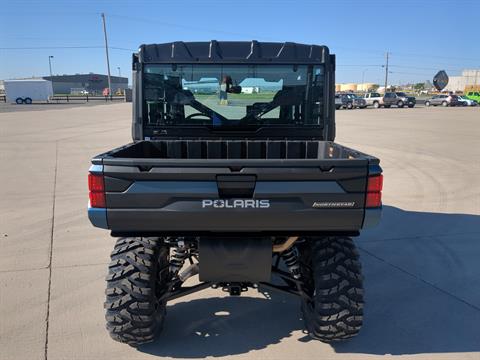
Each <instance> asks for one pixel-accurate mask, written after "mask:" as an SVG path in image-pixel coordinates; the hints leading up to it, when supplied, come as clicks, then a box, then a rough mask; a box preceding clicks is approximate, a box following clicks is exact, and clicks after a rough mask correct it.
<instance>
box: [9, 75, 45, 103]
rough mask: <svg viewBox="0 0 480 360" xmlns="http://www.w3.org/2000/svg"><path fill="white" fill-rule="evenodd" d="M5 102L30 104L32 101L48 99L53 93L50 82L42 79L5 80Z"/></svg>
mask: <svg viewBox="0 0 480 360" xmlns="http://www.w3.org/2000/svg"><path fill="white" fill-rule="evenodd" d="M3 83H4V86H5V95H6V97H7V102H10V103H17V104H31V103H32V102H33V101H48V98H49V97H50V96H52V95H53V88H52V82H51V81H48V80H44V79H26V80H5V81H4V82H3Z"/></svg>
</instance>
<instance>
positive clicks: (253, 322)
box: [139, 293, 303, 358]
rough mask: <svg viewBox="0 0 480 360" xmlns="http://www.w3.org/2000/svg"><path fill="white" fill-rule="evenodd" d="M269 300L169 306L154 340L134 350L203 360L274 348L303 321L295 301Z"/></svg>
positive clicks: (200, 301)
mask: <svg viewBox="0 0 480 360" xmlns="http://www.w3.org/2000/svg"><path fill="white" fill-rule="evenodd" d="M219 295H220V293H219ZM272 295H273V296H272V298H271V299H265V298H250V297H246V295H244V296H242V297H227V298H225V297H224V298H208V299H197V300H192V301H189V302H181V303H177V304H174V305H171V306H169V307H168V308H167V317H166V319H165V324H164V330H163V332H162V334H161V335H160V336H159V339H158V340H157V341H156V342H155V343H152V344H147V345H143V346H141V347H139V350H140V351H142V352H145V353H149V354H153V355H157V356H162V357H163V356H168V357H174V358H204V357H207V356H213V357H219V356H228V355H235V354H244V353H248V352H249V351H251V350H258V349H262V348H265V347H267V346H269V345H272V344H276V343H278V342H280V340H282V339H284V338H287V337H289V336H291V333H292V332H293V331H294V330H300V329H303V322H302V320H301V319H300V304H299V301H298V300H297V299H296V298H294V297H288V296H286V297H283V295H280V294H279V295H277V294H272ZM275 295H276V296H275Z"/></svg>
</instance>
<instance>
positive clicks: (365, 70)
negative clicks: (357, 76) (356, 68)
mask: <svg viewBox="0 0 480 360" xmlns="http://www.w3.org/2000/svg"><path fill="white" fill-rule="evenodd" d="M367 71H368V69H363V71H362V87H363V84H365V72H367Z"/></svg>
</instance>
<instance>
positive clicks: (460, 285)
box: [139, 206, 480, 358]
mask: <svg viewBox="0 0 480 360" xmlns="http://www.w3.org/2000/svg"><path fill="white" fill-rule="evenodd" d="M357 244H358V246H359V248H360V253H361V260H362V264H363V267H364V274H365V288H366V308H365V323H364V327H363V329H362V331H361V333H360V335H359V336H358V337H356V338H354V339H352V340H350V341H348V342H343V343H338V344H333V345H332V346H333V348H334V350H335V351H336V352H337V353H363V354H378V355H383V354H393V355H401V354H424V353H440V352H445V353H456V352H475V351H480V331H478V324H480V266H479V259H480V216H477V215H466V214H441V213H427V212H411V211H404V210H401V209H398V208H395V207H390V206H385V207H384V215H383V219H382V223H381V224H380V225H379V226H378V227H377V228H375V229H373V230H369V231H365V232H363V233H362V236H361V238H359V239H358V241H357ZM167 311H168V315H167V317H166V322H165V329H164V331H163V333H162V334H161V335H160V337H159V339H158V340H157V341H156V342H155V343H152V344H148V345H145V346H142V347H140V348H139V350H140V351H142V352H145V353H149V354H153V355H157V356H169V357H174V358H203V357H206V356H214V357H219V356H228V355H235V354H243V353H247V352H249V351H251V350H258V349H262V348H266V347H267V346H269V345H272V344H275V343H278V342H280V341H282V339H285V338H288V337H291V336H292V333H293V332H294V331H298V330H303V322H302V320H301V318H300V309H299V300H298V299H295V298H294V297H289V296H288V295H285V296H284V295H282V294H272V298H271V299H264V298H249V297H246V296H245V295H244V296H243V297H229V298H207V299H195V300H192V301H189V302H181V303H176V304H173V305H171V306H169V307H168V310H167ZM287 341H295V342H297V345H294V343H292V345H294V346H298V347H299V348H300V347H301V346H311V345H312V343H310V344H308V345H307V344H305V345H303V344H298V342H299V341H300V342H305V341H308V340H307V338H306V337H302V338H300V339H295V340H287ZM318 345H319V346H320V345H321V344H320V343H318Z"/></svg>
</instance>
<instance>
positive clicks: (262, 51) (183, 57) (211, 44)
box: [139, 40, 329, 64]
mask: <svg viewBox="0 0 480 360" xmlns="http://www.w3.org/2000/svg"><path fill="white" fill-rule="evenodd" d="M328 55H329V50H328V48H327V47H326V46H320V45H307V44H298V43H292V42H285V43H276V42H259V41H255V40H253V41H216V40H212V41H208V42H183V41H176V42H171V43H164V44H150V45H142V46H140V49H139V60H140V62H143V63H192V62H198V63H273V64H274V63H284V64H285V63H296V64H297V63H298V64H318V63H323V62H325V59H326V57H327V56H328Z"/></svg>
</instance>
